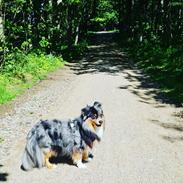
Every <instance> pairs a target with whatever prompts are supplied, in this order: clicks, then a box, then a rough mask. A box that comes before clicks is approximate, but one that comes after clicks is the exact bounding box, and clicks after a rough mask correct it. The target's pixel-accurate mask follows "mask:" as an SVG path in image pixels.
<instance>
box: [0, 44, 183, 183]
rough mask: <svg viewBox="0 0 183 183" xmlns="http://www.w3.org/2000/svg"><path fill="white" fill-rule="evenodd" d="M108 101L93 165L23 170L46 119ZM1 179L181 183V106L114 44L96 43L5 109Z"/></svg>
mask: <svg viewBox="0 0 183 183" xmlns="http://www.w3.org/2000/svg"><path fill="white" fill-rule="evenodd" d="M96 100H97V101H100V102H102V104H103V108H104V113H105V118H106V131H105V134H104V137H103V140H102V142H101V143H100V144H98V145H97V146H96V148H95V149H94V159H93V161H92V162H90V163H88V164H87V169H78V168H76V167H75V166H72V165H69V164H58V165H57V167H56V168H55V169H53V170H48V169H46V168H42V169H40V170H39V169H34V170H32V171H30V172H24V171H22V170H21V169H20V160H21V156H22V153H23V150H24V146H25V138H26V134H27V132H28V131H29V129H30V128H31V127H32V126H33V125H34V124H35V123H36V122H37V121H39V119H53V118H59V119H65V118H74V117H77V116H78V115H79V113H80V109H81V108H82V107H84V106H85V105H86V104H92V103H93V101H96ZM0 110H1V115H0V137H1V138H3V139H4V141H3V142H1V143H0V161H1V162H0V164H1V165H0V181H4V182H8V183H38V182H39V183H52V182H53V183H60V182H64V183H67V182H77V183H80V182H82V183H99V182H100V183H182V182H183V124H182V122H183V121H181V119H179V118H177V117H176V116H175V115H174V114H175V113H176V112H178V111H180V110H181V108H177V107H175V106H174V105H172V104H170V101H168V100H166V99H165V98H164V96H163V95H161V94H160V93H159V90H158V88H157V87H156V85H155V84H153V83H152V82H151V81H150V80H149V78H148V77H147V76H145V75H143V74H142V73H141V71H140V70H138V69H136V67H135V66H134V65H133V64H132V62H131V61H129V60H128V59H127V58H126V56H125V54H124V53H123V52H122V51H120V49H118V47H117V46H116V45H115V44H112V43H111V44H98V45H93V46H90V47H89V52H88V54H87V55H86V56H85V57H84V58H83V59H81V60H80V61H78V62H77V63H72V64H68V65H67V66H66V67H65V68H64V69H61V70H58V71H56V72H54V73H52V74H50V75H49V76H48V78H47V79H46V80H44V81H41V82H40V83H38V84H37V85H36V86H35V87H33V88H32V89H30V90H28V91H27V92H25V94H24V95H22V96H21V97H19V98H18V99H16V100H15V101H14V102H12V103H11V104H8V105H6V106H5V107H1V109H0Z"/></svg>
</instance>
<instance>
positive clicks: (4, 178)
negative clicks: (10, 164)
mask: <svg viewBox="0 0 183 183" xmlns="http://www.w3.org/2000/svg"><path fill="white" fill-rule="evenodd" d="M2 166H3V165H0V167H2ZM7 177H8V173H1V172H0V182H6V181H7Z"/></svg>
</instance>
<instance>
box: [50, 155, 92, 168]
mask: <svg viewBox="0 0 183 183" xmlns="http://www.w3.org/2000/svg"><path fill="white" fill-rule="evenodd" d="M88 157H89V158H90V159H93V158H94V156H93V154H89V156H88ZM49 161H50V163H53V164H68V165H72V166H75V165H74V164H73V161H72V159H71V158H68V157H61V156H57V157H51V158H50V159H49ZM83 163H88V161H83Z"/></svg>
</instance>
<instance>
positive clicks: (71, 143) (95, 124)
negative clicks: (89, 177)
mask: <svg viewBox="0 0 183 183" xmlns="http://www.w3.org/2000/svg"><path fill="white" fill-rule="evenodd" d="M103 130H104V115H103V110H102V106H101V104H100V103H99V102H95V103H94V104H93V106H87V107H85V108H84V109H82V111H81V115H80V117H78V118H76V119H74V120H68V121H61V120H56V119H55V120H45V121H40V122H39V123H37V124H36V125H35V126H34V127H33V128H32V129H31V130H30V131H29V133H28V135H27V143H26V147H25V151H24V154H23V157H22V166H21V167H22V169H23V170H30V169H32V168H34V167H37V168H41V167H44V166H46V167H47V168H53V167H54V164H52V163H50V161H49V160H50V158H51V157H54V156H62V157H65V156H66V157H69V158H71V159H72V161H73V164H75V165H76V166H78V167H79V168H84V167H85V165H84V164H83V163H82V161H83V160H84V161H87V160H88V159H89V155H90V150H91V149H92V147H93V143H94V142H95V141H100V140H101V137H102V134H103Z"/></svg>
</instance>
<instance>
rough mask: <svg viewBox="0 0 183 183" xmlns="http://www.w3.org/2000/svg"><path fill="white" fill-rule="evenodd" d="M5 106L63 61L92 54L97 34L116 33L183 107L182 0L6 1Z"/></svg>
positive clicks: (0, 55)
mask: <svg viewBox="0 0 183 183" xmlns="http://www.w3.org/2000/svg"><path fill="white" fill-rule="evenodd" d="M0 3H1V4H0V5H1V7H0V8H1V12H2V13H1V15H0V38H1V39H0V104H2V103H5V102H7V101H9V100H11V99H13V98H14V97H15V96H16V95H17V94H19V93H21V92H22V91H23V90H24V88H28V87H30V86H31V85H33V83H35V82H36V81H37V80H40V79H42V78H44V77H45V76H46V74H47V73H48V72H50V71H52V70H54V69H57V68H59V67H61V66H63V64H64V61H63V60H66V61H76V58H79V57H80V56H82V55H83V54H84V53H85V52H86V51H87V45H88V43H89V41H88V37H89V36H90V35H91V34H93V32H96V31H112V32H117V33H118V34H119V35H120V37H119V39H118V40H119V43H120V46H121V47H122V48H123V49H124V50H125V51H126V52H127V53H128V55H129V56H130V57H132V58H133V60H134V61H135V62H137V65H138V66H139V67H140V68H142V69H143V70H144V72H146V73H148V74H149V75H151V77H152V79H154V80H155V81H156V82H158V83H159V85H160V87H161V89H162V92H164V93H166V94H167V95H168V96H169V97H171V98H173V99H175V100H177V101H179V102H182V103H183V85H182V83H183V51H182V50H183V44H182V43H183V34H182V33H183V21H182V19H183V11H182V7H183V3H182V1H181V0H148V1H145V0H116V1H112V0H88V1H86V0H62V1H61V0H57V1H49V0H38V1H32V0H14V1H11V0H6V1H5V0H2V1H0Z"/></svg>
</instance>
